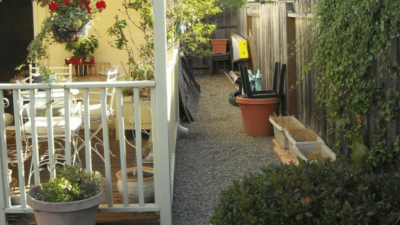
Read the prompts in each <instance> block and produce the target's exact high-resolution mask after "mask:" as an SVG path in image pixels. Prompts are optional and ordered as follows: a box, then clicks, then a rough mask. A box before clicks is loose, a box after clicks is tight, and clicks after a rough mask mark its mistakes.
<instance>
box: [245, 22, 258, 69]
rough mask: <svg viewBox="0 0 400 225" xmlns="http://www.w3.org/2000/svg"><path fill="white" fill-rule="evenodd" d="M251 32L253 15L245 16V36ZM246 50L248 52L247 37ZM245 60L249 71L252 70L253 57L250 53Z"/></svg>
mask: <svg viewBox="0 0 400 225" xmlns="http://www.w3.org/2000/svg"><path fill="white" fill-rule="evenodd" d="M251 32H253V17H252V16H247V37H249V36H250V34H251ZM247 52H248V53H250V45H249V39H247ZM247 62H248V66H249V69H250V70H251V71H253V57H252V56H251V53H250V54H249V58H248V59H247ZM257 69H258V68H257Z"/></svg>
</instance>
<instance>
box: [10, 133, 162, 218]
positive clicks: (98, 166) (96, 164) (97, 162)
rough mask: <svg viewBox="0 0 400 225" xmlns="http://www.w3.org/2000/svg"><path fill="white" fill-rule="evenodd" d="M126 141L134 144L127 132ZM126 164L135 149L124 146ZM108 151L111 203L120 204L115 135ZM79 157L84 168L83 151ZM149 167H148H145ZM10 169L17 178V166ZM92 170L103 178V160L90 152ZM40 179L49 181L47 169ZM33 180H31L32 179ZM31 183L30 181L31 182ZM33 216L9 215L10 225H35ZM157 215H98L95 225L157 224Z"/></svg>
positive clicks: (44, 147) (27, 167)
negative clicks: (110, 155)
mask: <svg viewBox="0 0 400 225" xmlns="http://www.w3.org/2000/svg"><path fill="white" fill-rule="evenodd" d="M125 136H126V137H127V138H128V140H129V141H130V142H131V143H133V144H134V141H133V138H132V136H133V135H132V133H131V132H130V133H129V132H127V133H126V135H125ZM142 136H144V137H143V141H142V145H145V144H146V142H147V137H146V135H142ZM7 137H10V138H8V139H7V144H13V143H15V139H14V138H13V135H12V134H10V135H8V136H7ZM93 144H94V141H92V145H93ZM126 146H127V147H126V161H127V162H126V164H127V166H128V167H130V166H133V165H134V161H135V158H136V152H135V149H134V148H133V147H131V146H129V145H126ZM39 149H40V153H41V154H43V152H45V151H46V150H47V143H42V144H41V145H40V147H39ZM110 149H111V151H112V153H113V154H114V155H116V156H115V157H111V173H112V183H113V203H114V204H122V203H123V200H122V195H121V194H120V193H119V192H118V189H117V178H116V176H115V174H116V173H117V172H118V171H119V170H120V164H121V159H120V157H119V155H120V150H119V149H120V148H119V142H118V141H116V140H115V134H113V135H110ZM99 150H100V152H101V154H103V151H102V150H103V149H102V147H99ZM80 157H81V161H82V164H83V165H82V167H85V157H84V149H82V150H81V152H80ZM30 163H31V158H29V159H28V160H26V161H25V164H24V166H25V175H26V182H27V180H28V175H29V170H30ZM146 166H149V165H146ZM9 168H10V169H12V170H13V173H12V176H13V177H15V178H17V174H18V171H17V166H14V167H13V166H9ZM92 168H93V170H96V171H99V172H100V173H101V174H103V175H104V176H105V164H104V162H103V160H102V159H101V158H100V157H99V156H98V155H97V154H96V153H94V152H92ZM40 179H41V182H45V181H47V180H48V179H49V172H48V170H47V169H45V170H42V171H41V172H40ZM32 180H33V179H32ZM31 182H32V181H31ZM105 193H106V199H105V200H104V202H103V204H107V198H108V197H107V192H106V190H105ZM18 194H19V188H18V184H16V188H15V190H14V195H18ZM32 216H33V215H26V214H13V215H10V222H11V224H35V222H34V219H33V217H32ZM158 221H159V214H158V213H154V212H148V213H99V214H98V216H97V224H106V225H108V224H132V223H133V222H135V224H159V222H158ZM14 222H15V223H14Z"/></svg>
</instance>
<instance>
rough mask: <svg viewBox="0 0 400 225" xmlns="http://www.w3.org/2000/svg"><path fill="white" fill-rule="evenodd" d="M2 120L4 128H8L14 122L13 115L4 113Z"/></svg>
mask: <svg viewBox="0 0 400 225" xmlns="http://www.w3.org/2000/svg"><path fill="white" fill-rule="evenodd" d="M3 119H4V123H5V126H6V127H7V126H10V125H11V124H12V123H13V122H14V117H13V115H11V114H9V113H4V114H3Z"/></svg>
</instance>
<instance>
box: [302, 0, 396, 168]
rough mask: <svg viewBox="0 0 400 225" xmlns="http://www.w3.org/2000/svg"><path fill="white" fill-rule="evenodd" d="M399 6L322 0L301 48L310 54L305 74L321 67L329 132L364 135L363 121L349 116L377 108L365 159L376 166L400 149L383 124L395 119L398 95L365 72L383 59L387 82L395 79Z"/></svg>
mask: <svg viewBox="0 0 400 225" xmlns="http://www.w3.org/2000/svg"><path fill="white" fill-rule="evenodd" d="M399 7H400V2H399V1H397V0H387V1H386V0H376V1H348V0H338V1H328V0H322V1H320V3H319V4H318V7H316V13H315V16H314V20H313V22H312V24H311V26H310V29H309V32H308V35H306V36H305V37H302V43H300V45H299V46H300V47H299V50H298V54H302V55H303V56H304V55H305V56H306V57H307V55H308V57H309V58H308V63H307V64H306V66H305V67H304V68H303V71H302V72H303V73H302V76H303V77H304V76H305V74H306V73H307V72H309V71H311V70H313V69H315V68H316V69H318V75H317V76H316V78H315V88H316V92H315V97H316V100H317V101H318V102H319V103H320V104H321V105H322V106H323V107H324V108H325V109H326V112H327V114H326V119H327V121H328V122H329V124H330V127H331V128H332V129H331V130H330V134H332V135H335V136H336V138H337V140H339V141H342V140H345V139H347V140H350V142H352V141H353V140H354V139H355V138H356V137H358V135H360V133H363V129H364V127H363V126H362V124H361V125H358V124H352V123H351V117H354V116H355V115H358V114H360V115H367V114H369V113H371V110H372V109H373V108H376V109H377V111H378V112H379V116H378V118H377V119H376V124H377V126H378V127H379V128H380V129H378V131H377V132H376V133H375V134H374V135H373V136H374V138H373V141H372V143H373V144H372V146H369V147H370V149H371V150H370V151H369V152H368V160H367V162H368V164H369V165H370V166H373V167H375V166H380V165H384V164H391V163H393V162H394V160H393V159H395V158H396V156H397V155H398V151H399V146H394V145H392V144H391V143H386V142H385V141H386V128H385V123H386V122H390V121H393V120H394V119H395V115H396V113H398V108H399V105H398V104H399V96H400V95H399V93H398V92H396V93H394V91H391V90H387V89H385V87H383V86H382V85H381V84H380V83H379V82H378V81H377V80H376V79H375V78H373V76H367V73H368V72H372V73H375V72H376V70H374V69H373V68H374V67H375V64H373V62H374V60H376V59H378V58H381V59H382V60H380V63H379V68H378V70H379V74H380V75H381V76H382V77H386V78H387V80H388V81H390V80H391V79H393V80H394V78H395V77H397V74H398V72H399V71H398V68H396V67H393V66H392V63H391V60H390V56H389V54H390V53H389V52H388V51H387V50H388V49H389V48H390V47H391V45H392V40H393V38H395V37H398V36H399V25H400V14H399V13H398V10H397V9H398V8H399ZM397 79H399V78H397ZM396 105H397V107H396ZM339 134H342V135H341V136H339ZM399 138H400V137H399V136H397V139H399ZM384 140H385V141H384ZM360 143H363V141H362V142H360Z"/></svg>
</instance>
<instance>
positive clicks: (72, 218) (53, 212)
mask: <svg viewBox="0 0 400 225" xmlns="http://www.w3.org/2000/svg"><path fill="white" fill-rule="evenodd" d="M41 192H42V190H41V187H40V185H38V186H35V187H33V188H31V189H30V190H29V191H28V194H27V199H26V201H27V204H28V205H29V206H30V207H32V208H33V209H34V212H35V218H36V223H37V224H38V225H55V224H57V225H95V224H96V216H97V211H98V208H99V204H100V203H101V202H102V201H103V200H104V191H103V190H102V191H101V192H100V193H99V194H98V195H96V196H94V197H91V198H88V199H84V200H80V201H74V202H43V201H38V200H36V199H34V198H32V196H36V194H37V193H41Z"/></svg>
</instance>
